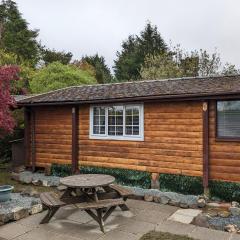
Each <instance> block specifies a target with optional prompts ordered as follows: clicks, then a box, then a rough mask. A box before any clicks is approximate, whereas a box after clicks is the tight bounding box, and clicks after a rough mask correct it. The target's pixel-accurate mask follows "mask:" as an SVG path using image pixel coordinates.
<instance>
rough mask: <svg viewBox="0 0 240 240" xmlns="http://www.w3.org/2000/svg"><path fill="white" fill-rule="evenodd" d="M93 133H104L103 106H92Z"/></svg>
mask: <svg viewBox="0 0 240 240" xmlns="http://www.w3.org/2000/svg"><path fill="white" fill-rule="evenodd" d="M93 134H105V108H104V107H94V108H93Z"/></svg>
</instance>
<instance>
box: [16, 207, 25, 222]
mask: <svg viewBox="0 0 240 240" xmlns="http://www.w3.org/2000/svg"><path fill="white" fill-rule="evenodd" d="M12 213H13V220H15V221H17V220H19V219H22V218H25V217H27V216H28V215H29V213H28V209H27V208H23V207H15V208H13V209H12Z"/></svg>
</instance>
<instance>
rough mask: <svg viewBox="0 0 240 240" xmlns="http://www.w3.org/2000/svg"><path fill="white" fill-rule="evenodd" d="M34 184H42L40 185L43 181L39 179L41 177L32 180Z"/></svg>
mask: <svg viewBox="0 0 240 240" xmlns="http://www.w3.org/2000/svg"><path fill="white" fill-rule="evenodd" d="M32 184H33V185H35V186H40V185H42V181H41V180H39V179H36V180H33V181H32Z"/></svg>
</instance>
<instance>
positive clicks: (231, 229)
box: [224, 224, 238, 233]
mask: <svg viewBox="0 0 240 240" xmlns="http://www.w3.org/2000/svg"><path fill="white" fill-rule="evenodd" d="M224 230H225V231H226V232H229V233H236V232H237V231H238V227H237V225H235V224H228V225H226V226H225V227H224Z"/></svg>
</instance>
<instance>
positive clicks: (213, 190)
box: [209, 181, 240, 202]
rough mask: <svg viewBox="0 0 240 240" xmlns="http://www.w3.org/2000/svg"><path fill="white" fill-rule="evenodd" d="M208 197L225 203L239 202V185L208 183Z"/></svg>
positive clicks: (220, 182)
mask: <svg viewBox="0 0 240 240" xmlns="http://www.w3.org/2000/svg"><path fill="white" fill-rule="evenodd" d="M209 189H210V195H211V196H214V197H218V198H220V199H222V200H225V201H237V202H240V183H233V182H223V181H210V182H209Z"/></svg>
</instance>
